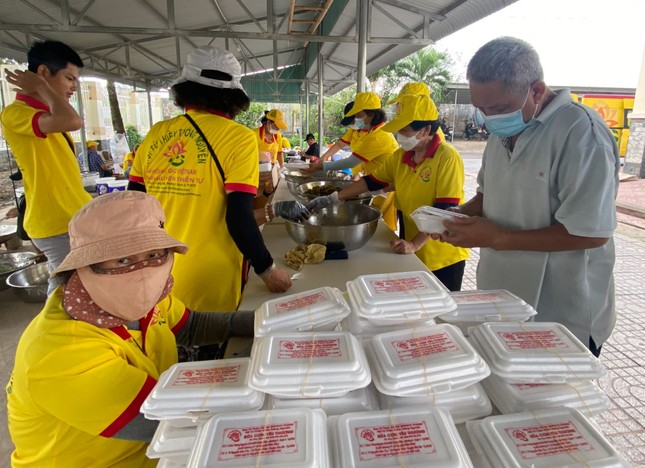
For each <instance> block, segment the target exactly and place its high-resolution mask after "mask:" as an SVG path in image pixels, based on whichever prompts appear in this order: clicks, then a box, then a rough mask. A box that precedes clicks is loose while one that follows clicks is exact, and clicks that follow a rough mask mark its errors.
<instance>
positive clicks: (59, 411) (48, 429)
mask: <svg viewBox="0 0 645 468" xmlns="http://www.w3.org/2000/svg"><path fill="white" fill-rule="evenodd" d="M62 297H63V288H62V287H60V288H58V289H57V290H56V291H54V293H53V294H52V296H51V297H50V298H49V300H48V301H47V303H46V304H45V307H44V309H43V310H42V311H41V312H40V314H38V315H37V316H36V317H35V318H34V320H33V321H32V322H31V323H30V324H29V326H28V327H27V328H26V330H25V332H24V333H23V335H22V337H21V338H20V342H19V343H18V348H17V349H16V361H15V365H14V369H13V373H12V375H11V378H10V380H9V383H8V385H7V388H6V391H7V408H8V419H9V432H10V434H11V439H12V440H13V442H14V444H15V446H16V449H15V451H14V452H13V454H12V456H11V464H12V466H14V467H21V466H61V467H62V466H64V467H83V466H99V465H100V466H115V465H118V466H128V467H134V466H156V464H157V461H156V460H149V459H147V458H146V457H145V451H146V447H147V445H148V444H146V443H143V442H133V441H126V440H119V439H115V438H112V436H113V435H114V434H116V433H118V432H119V431H120V430H121V429H122V428H123V427H124V426H126V425H127V424H128V423H129V422H130V421H131V420H132V419H133V418H134V417H135V416H137V415H138V414H139V410H140V408H141V404H142V403H143V401H144V400H145V398H146V397H147V395H148V394H149V393H150V391H151V390H152V388H153V387H154V385H155V384H156V382H157V380H158V379H159V375H160V374H161V373H162V372H163V371H165V370H166V369H168V368H169V367H170V366H171V365H173V364H175V363H176V362H177V344H176V341H175V334H176V333H178V332H179V331H180V330H181V328H182V327H183V326H184V324H185V323H186V321H187V319H188V311H187V310H186V308H185V306H184V305H183V304H182V303H181V302H180V301H178V300H176V299H174V298H173V297H172V296H168V297H166V298H165V299H164V300H162V301H161V302H160V303H159V304H158V305H157V306H156V307H155V309H154V310H153V311H152V312H150V313H149V314H148V315H147V316H145V317H144V318H143V319H141V320H140V321H139V323H140V327H141V331H138V330H127V329H126V327H123V326H122V327H118V328H115V329H107V328H98V327H96V326H95V325H92V324H89V323H86V322H82V321H79V320H74V319H72V318H71V317H70V316H69V315H68V314H67V313H66V312H65V311H64V310H63V306H62ZM135 339H136V340H137V341H136V342H135ZM139 346H141V347H142V348H143V350H144V351H145V353H144V352H142V351H141V349H140V348H139Z"/></svg>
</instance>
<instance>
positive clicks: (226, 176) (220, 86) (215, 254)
mask: <svg viewBox="0 0 645 468" xmlns="http://www.w3.org/2000/svg"><path fill="white" fill-rule="evenodd" d="M240 77H241V68H240V64H239V63H238V62H237V59H236V58H235V56H234V55H233V54H231V53H230V52H228V51H225V50H222V49H218V48H215V47H201V48H199V49H196V50H195V51H194V52H192V53H191V54H189V56H188V62H187V65H186V66H184V68H183V70H182V77H181V78H179V80H178V81H177V82H176V83H175V84H174V85H173V87H172V91H173V95H174V96H175V103H176V104H177V106H179V107H183V108H184V109H186V114H184V115H180V116H178V117H175V118H172V119H170V120H166V121H163V122H159V123H157V124H156V125H154V126H153V127H152V128H151V129H150V132H148V134H147V136H146V138H145V139H144V140H143V142H142V143H141V146H140V147H139V151H138V152H137V157H136V158H135V160H134V165H133V166H132V170H131V172H130V178H129V179H130V184H129V187H128V188H129V189H131V190H132V189H137V190H145V191H146V192H147V193H149V194H151V195H154V196H155V197H157V198H158V199H159V201H160V202H161V205H162V206H163V208H164V211H165V213H166V216H167V217H168V219H167V222H166V229H168V232H169V234H170V235H172V236H174V237H176V238H177V239H180V240H181V241H182V242H184V243H186V244H188V245H189V246H190V247H191V251H190V252H189V253H188V254H187V255H185V256H183V257H182V258H179V259H177V262H176V263H175V266H174V268H173V275H174V277H175V294H176V296H177V297H178V298H179V299H180V300H181V301H182V302H184V303H185V304H186V305H187V306H188V307H189V308H191V309H194V310H235V309H236V308H237V306H238V304H239V303H240V300H241V296H242V288H243V286H244V284H245V279H246V278H245V276H246V274H247V272H248V268H247V267H246V266H245V263H244V259H248V260H249V261H250V263H251V265H252V267H253V269H254V270H255V273H256V274H258V275H259V276H260V277H261V278H262V280H263V281H264V282H265V284H266V285H267V287H268V288H269V289H270V290H271V291H275V292H283V291H286V290H287V289H289V288H290V287H291V278H290V275H289V274H288V273H287V272H286V271H284V270H282V269H280V268H276V266H275V264H274V263H273V258H272V256H271V254H270V253H269V251H268V250H267V248H266V246H265V245H264V240H263V239H262V235H261V233H260V230H259V229H258V225H257V223H256V221H255V218H254V214H253V200H254V198H255V196H256V193H257V188H258V180H259V176H258V174H259V164H258V146H257V139H256V137H255V135H254V134H253V132H252V131H251V130H250V129H248V128H246V127H245V126H243V125H240V124H238V123H236V122H234V121H233V120H232V119H233V118H234V117H235V116H236V115H237V114H238V113H239V112H241V111H243V110H244V109H247V108H248V105H249V98H248V97H247V95H246V93H245V92H244V89H243V88H242V85H241V84H240V81H239V80H240ZM294 206H295V207H296V208H298V206H297V204H294ZM299 207H300V208H301V209H302V211H303V212H304V211H305V209H304V207H302V205H299ZM278 208H279V206H278V205H277V203H276V204H274V206H273V211H274V212H276V211H277V212H276V215H278V216H281V215H282V214H281V213H280V210H279V209H278Z"/></svg>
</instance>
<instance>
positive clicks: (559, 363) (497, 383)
mask: <svg viewBox="0 0 645 468" xmlns="http://www.w3.org/2000/svg"><path fill="white" fill-rule="evenodd" d="M470 340H471V343H472V344H473V346H474V347H475V349H477V351H478V352H479V353H480V354H481V355H482V357H483V358H484V359H485V360H486V362H488V365H489V366H490V368H491V371H492V373H493V376H492V377H491V378H489V379H486V380H485V381H484V382H483V385H484V388H485V389H486V393H487V394H488V396H489V397H490V398H491V400H492V401H493V403H494V404H495V406H496V407H497V408H498V409H499V410H500V412H502V413H505V414H507V413H513V412H518V411H529V410H537V409H540V408H550V407H553V406H557V405H564V406H568V407H572V408H576V409H578V410H579V411H581V412H583V413H584V414H586V415H588V416H591V415H593V414H597V413H598V412H600V411H603V410H605V409H607V408H608V407H609V399H608V398H607V397H606V396H605V395H604V394H603V393H602V391H601V390H600V389H599V388H598V387H597V386H596V385H594V384H593V382H591V380H592V379H596V378H598V377H600V376H602V375H603V372H604V369H603V366H602V364H601V363H600V360H599V359H598V358H596V357H595V356H594V355H593V354H591V352H590V351H589V350H588V349H587V348H586V347H585V346H584V345H583V344H582V343H581V342H580V340H578V339H577V338H576V337H575V336H574V335H573V334H572V333H571V332H570V331H569V330H568V329H567V328H566V327H565V326H563V325H561V324H559V323H553V322H529V323H517V322H488V323H484V324H482V325H479V326H477V327H473V328H471V329H470Z"/></svg>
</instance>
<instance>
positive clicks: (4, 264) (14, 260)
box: [0, 252, 36, 291]
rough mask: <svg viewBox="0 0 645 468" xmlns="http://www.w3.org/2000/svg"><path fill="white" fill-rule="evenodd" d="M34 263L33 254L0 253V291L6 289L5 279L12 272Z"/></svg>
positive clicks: (34, 257)
mask: <svg viewBox="0 0 645 468" xmlns="http://www.w3.org/2000/svg"><path fill="white" fill-rule="evenodd" d="M34 263H36V254H35V253H34V252H2V253H0V291H2V290H3V289H7V288H8V287H9V285H8V284H7V278H9V276H10V275H11V274H12V273H13V272H14V271H18V270H20V269H22V268H25V267H26V266H29V265H32V264H34Z"/></svg>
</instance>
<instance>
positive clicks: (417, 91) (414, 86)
mask: <svg viewBox="0 0 645 468" xmlns="http://www.w3.org/2000/svg"><path fill="white" fill-rule="evenodd" d="M408 94H412V95H420V96H428V97H430V88H428V85H427V84H425V83H421V82H420V81H414V82H412V83H406V84H404V85H403V88H401V91H399V94H398V95H397V96H396V97H395V98H394V99H390V100H389V101H388V102H387V104H388V105H390V104H393V103H395V102H399V99H400V98H401V96H406V95H408Z"/></svg>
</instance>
